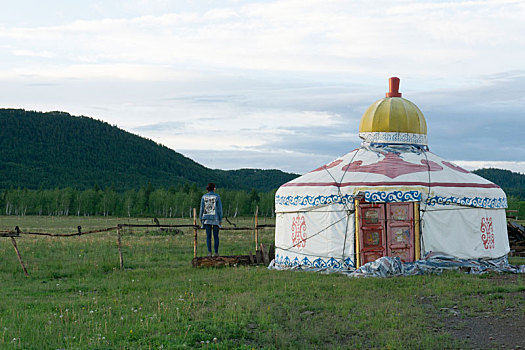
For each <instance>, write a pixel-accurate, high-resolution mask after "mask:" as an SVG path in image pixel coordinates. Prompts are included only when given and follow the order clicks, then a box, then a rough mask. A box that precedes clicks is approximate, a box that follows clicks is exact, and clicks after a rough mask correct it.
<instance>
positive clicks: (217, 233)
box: [204, 225, 219, 254]
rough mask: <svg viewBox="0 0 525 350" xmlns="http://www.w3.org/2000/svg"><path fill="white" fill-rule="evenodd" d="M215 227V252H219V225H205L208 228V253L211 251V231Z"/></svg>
mask: <svg viewBox="0 0 525 350" xmlns="http://www.w3.org/2000/svg"><path fill="white" fill-rule="evenodd" d="M212 227H213V243H215V244H214V245H213V248H214V250H215V254H218V253H219V226H217V225H204V228H205V229H206V245H207V246H208V253H211V231H212Z"/></svg>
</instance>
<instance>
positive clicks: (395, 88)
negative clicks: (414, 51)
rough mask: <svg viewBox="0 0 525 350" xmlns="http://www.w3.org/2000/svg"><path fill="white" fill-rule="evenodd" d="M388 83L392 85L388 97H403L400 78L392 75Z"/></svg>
mask: <svg viewBox="0 0 525 350" xmlns="http://www.w3.org/2000/svg"><path fill="white" fill-rule="evenodd" d="M388 85H389V86H390V91H389V92H387V93H386V97H401V93H400V92H399V78H397V77H392V78H390V79H388Z"/></svg>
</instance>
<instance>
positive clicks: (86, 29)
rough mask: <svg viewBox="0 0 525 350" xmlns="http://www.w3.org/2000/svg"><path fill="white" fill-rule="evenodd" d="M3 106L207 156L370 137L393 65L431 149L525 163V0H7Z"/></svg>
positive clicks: (0, 62)
mask: <svg viewBox="0 0 525 350" xmlns="http://www.w3.org/2000/svg"><path fill="white" fill-rule="evenodd" d="M0 3H1V7H0V9H1V10H0V108H23V109H26V110H37V111H64V112H68V113H70V114H72V115H77V116H78V115H84V116H89V117H92V118H94V119H98V120H102V121H105V122H107V123H110V124H111V125H116V126H118V127H119V128H121V129H124V130H126V131H129V132H132V133H134V134H137V135H140V136H143V137H146V138H149V139H152V140H154V141H156V142H158V143H161V144H163V145H165V146H167V147H169V148H171V149H173V150H175V151H177V152H179V153H182V154H184V155H185V156H187V157H189V158H192V159H193V160H195V161H197V162H198V163H201V164H203V165H205V166H207V167H210V168H216V169H239V168H262V169H280V170H283V171H287V172H293V173H298V174H302V173H305V172H308V171H310V170H312V169H315V168H317V167H319V166H320V165H323V164H326V163H329V162H330V161H332V160H333V159H335V158H337V157H339V156H342V155H343V154H346V153H348V152H350V151H351V150H353V149H355V148H357V147H359V146H360V144H361V140H360V139H359V137H358V128H359V121H360V119H361V116H362V115H363V113H364V112H365V111H366V109H367V108H368V106H369V105H371V104H372V103H373V102H375V101H376V100H378V99H381V98H383V97H384V96H385V92H387V90H388V78H389V77H391V76H397V77H399V78H400V79H401V86H400V92H402V93H403V97H404V98H407V99H409V100H410V101H412V102H414V103H415V104H416V105H417V106H418V107H419V108H420V110H421V111H422V112H423V114H424V115H425V118H426V121H427V126H428V139H429V148H430V150H431V151H432V152H433V153H436V154H437V155H439V156H441V157H443V158H446V159H448V160H451V161H454V162H455V163H456V164H459V165H461V166H464V167H465V168H467V169H469V170H473V169H477V168H481V167H498V168H504V169H509V170H512V171H516V172H521V173H525V141H524V140H525V138H524V136H525V21H524V20H523V19H524V18H525V2H524V1H513V0H488V1H483V0H481V1H425V0H423V1H420V0H418V1H415V0H414V1H412V0H398V1H381V0H379V1H367V0H355V1H346V0H345V1H343V0H341V1H336V0H325V1H321V0H319V1H312V0H283V1H241V0H221V1H214V0H207V1H173V0H103V1H102V0H100V1H99V0H83V1H70V0H46V1H45V2H44V1H37V0H17V1H7V0H0Z"/></svg>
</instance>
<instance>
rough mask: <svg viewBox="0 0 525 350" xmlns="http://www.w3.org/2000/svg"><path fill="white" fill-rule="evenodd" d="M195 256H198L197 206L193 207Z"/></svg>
mask: <svg viewBox="0 0 525 350" xmlns="http://www.w3.org/2000/svg"><path fill="white" fill-rule="evenodd" d="M193 257H194V258H196V257H197V208H193Z"/></svg>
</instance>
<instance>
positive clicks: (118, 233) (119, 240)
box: [117, 227, 124, 270]
mask: <svg viewBox="0 0 525 350" xmlns="http://www.w3.org/2000/svg"><path fill="white" fill-rule="evenodd" d="M117 245H118V257H119V262H120V269H121V270H122V269H124V259H123V258H122V239H121V235H120V227H117Z"/></svg>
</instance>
